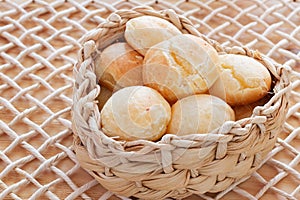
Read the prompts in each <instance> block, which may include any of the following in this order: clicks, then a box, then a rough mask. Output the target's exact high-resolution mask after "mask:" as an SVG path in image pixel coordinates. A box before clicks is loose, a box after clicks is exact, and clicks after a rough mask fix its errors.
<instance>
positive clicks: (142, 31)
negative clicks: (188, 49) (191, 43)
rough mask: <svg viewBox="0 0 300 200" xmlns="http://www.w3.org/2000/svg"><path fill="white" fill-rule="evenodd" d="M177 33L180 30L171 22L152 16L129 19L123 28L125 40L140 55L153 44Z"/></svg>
mask: <svg viewBox="0 0 300 200" xmlns="http://www.w3.org/2000/svg"><path fill="white" fill-rule="evenodd" d="M179 34H181V32H180V31H179V30H178V29H177V28H176V27H175V26H174V25H173V24H172V23H170V22H168V21H167V20H165V19H162V18H159V17H154V16H141V17H136V18H133V19H130V20H129V21H128V22H127V23H126V29H125V39H126V41H127V42H128V44H130V46H132V47H133V48H134V49H135V50H136V51H138V52H139V53H140V54H142V55H145V54H146V51H147V50H148V49H149V48H150V47H152V46H153V45H155V44H158V43H160V42H162V41H164V40H167V39H169V38H171V37H173V36H175V35H179Z"/></svg>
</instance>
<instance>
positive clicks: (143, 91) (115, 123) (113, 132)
mask: <svg viewBox="0 0 300 200" xmlns="http://www.w3.org/2000/svg"><path fill="white" fill-rule="evenodd" d="M170 118H171V108H170V105H169V104H168V102H167V101H166V100H165V99H164V98H163V97H162V96H161V95H160V94H159V93H158V92H157V91H155V90H153V89H152V88H149V87H145V86H131V87H126V88H123V89H120V90H119V91H117V92H115V93H114V94H113V95H112V96H111V98H110V99H109V100H108V101H107V102H106V104H105V105H104V107H103V109H102V111H101V126H102V130H103V132H104V133H105V134H106V135H108V136H113V137H116V138H117V139H121V140H138V139H144V140H152V141H155V140H157V139H159V138H161V136H162V135H163V134H164V133H165V131H166V128H167V125H168V123H169V121H170Z"/></svg>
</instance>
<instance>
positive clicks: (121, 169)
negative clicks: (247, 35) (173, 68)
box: [72, 7, 291, 199]
mask: <svg viewBox="0 0 300 200" xmlns="http://www.w3.org/2000/svg"><path fill="white" fill-rule="evenodd" d="M143 15H152V16H156V17H160V18H163V19H166V20H168V21H170V22H171V23H173V24H174V25H175V26H176V27H177V28H178V29H179V30H181V31H182V32H183V33H190V34H193V35H197V36H200V37H202V38H203V39H205V40H206V41H207V42H208V43H210V44H211V45H212V46H213V47H214V48H215V49H216V50H217V51H218V52H219V53H220V54H221V53H222V54H224V53H227V54H229V53H230V54H242V55H246V56H249V57H253V58H255V59H257V60H259V61H260V62H261V63H263V64H264V65H265V67H266V68H267V69H268V70H269V71H270V73H271V74H272V78H273V86H272V90H271V92H270V93H272V97H271V98H270V100H268V102H267V103H266V104H265V105H264V106H257V107H256V108H255V109H254V110H253V113H252V116H251V117H249V118H244V119H241V120H238V121H235V122H226V123H224V124H223V125H222V126H221V127H220V128H218V129H216V130H214V131H213V132H211V133H209V134H193V135H187V136H181V137H178V136H175V135H170V134H167V135H164V136H163V137H162V138H161V140H160V141H158V142H151V141H145V140H138V141H131V142H120V141H116V140H114V139H112V138H110V137H107V136H106V135H105V134H104V133H103V132H102V131H101V127H100V114H99V109H98V107H97V103H96V101H95V99H96V97H97V96H98V94H99V92H100V89H101V87H100V86H99V85H98V78H97V77H96V75H95V64H94V60H95V58H96V57H97V56H98V55H99V54H100V53H101V51H102V50H103V48H105V47H106V46H108V45H110V44H112V43H114V42H116V41H122V40H124V35H123V33H124V30H125V25H126V22H127V21H128V20H130V19H132V18H135V17H139V16H143ZM289 75H290V68H289V67H288V66H283V65H280V64H278V63H276V62H274V61H273V60H271V59H269V58H268V57H266V56H264V55H262V54H260V53H259V52H257V51H253V50H250V49H248V48H245V47H223V46H221V45H220V44H219V43H217V42H216V41H213V40H211V39H208V38H207V37H205V36H204V35H201V34H200V33H199V32H198V31H197V29H196V28H195V27H194V26H193V24H192V23H191V22H190V21H189V20H188V19H186V18H185V17H183V16H180V15H178V14H176V13H175V12H174V11H173V10H163V11H155V10H153V9H151V8H148V7H139V8H135V9H132V10H119V11H116V12H115V13H113V14H112V15H110V16H109V17H108V19H107V21H106V22H104V23H102V24H100V25H99V27H98V28H97V29H96V30H93V31H92V32H90V33H89V34H88V35H87V36H86V37H85V41H84V42H83V47H82V49H81V51H80V54H79V58H78V63H77V64H76V66H75V69H74V76H75V87H74V94H73V100H74V101H73V102H74V104H73V107H72V122H73V131H74V138H75V139H74V150H75V153H76V156H77V159H78V160H79V162H80V164H81V166H82V167H83V168H84V169H86V170H87V171H88V172H89V173H90V174H91V175H92V176H93V177H95V179H96V180H98V181H99V183H101V185H103V186H104V187H105V188H107V189H108V190H110V191H112V192H114V193H116V194H119V195H122V196H127V197H129V196H134V197H137V198H142V199H164V198H167V197H172V198H178V199H180V198H184V197H187V196H189V195H192V194H194V193H196V194H203V193H206V192H210V193H216V192H220V191H223V190H225V189H226V188H228V187H229V186H230V185H232V184H234V183H235V182H237V181H239V180H241V179H242V178H245V177H247V176H249V175H250V174H251V173H253V172H254V171H255V170H256V169H257V168H258V167H259V166H260V165H261V164H262V163H263V160H264V158H265V157H266V155H267V154H268V153H269V152H270V151H271V149H272V148H273V146H274V144H275V141H276V137H277V134H278V132H279V131H280V130H281V127H282V125H283V123H284V121H285V116H286V111H287V104H288V97H289V94H290V92H291V84H290V77H289Z"/></svg>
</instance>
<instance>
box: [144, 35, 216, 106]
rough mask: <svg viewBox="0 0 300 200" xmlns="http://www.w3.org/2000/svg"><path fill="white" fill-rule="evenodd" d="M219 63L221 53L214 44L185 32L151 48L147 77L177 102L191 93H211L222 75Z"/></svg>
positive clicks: (171, 99) (145, 71)
mask: <svg viewBox="0 0 300 200" xmlns="http://www.w3.org/2000/svg"><path fill="white" fill-rule="evenodd" d="M218 65H219V57H218V54H217V52H216V50H215V49H214V48H213V47H212V46H211V45H209V44H208V43H207V42H206V41H204V40H203V39H202V38H200V37H196V36H193V35H190V34H182V35H178V36H175V37H173V38H171V39H169V40H166V41H164V42H161V43H159V44H157V45H155V46H153V47H151V48H150V49H149V50H148V51H147V53H146V55H145V58H144V67H143V81H144V84H145V85H146V86H149V87H151V88H154V89H155V90H157V91H159V92H160V93H161V94H162V95H163V96H164V97H165V98H166V99H167V100H168V101H169V102H170V103H171V104H173V103H175V102H176V101H177V100H178V99H181V98H184V97H187V96H189V95H193V94H202V93H207V91H208V88H209V87H210V86H211V85H212V84H213V83H214V82H215V81H216V80H217V78H218V74H219V71H218Z"/></svg>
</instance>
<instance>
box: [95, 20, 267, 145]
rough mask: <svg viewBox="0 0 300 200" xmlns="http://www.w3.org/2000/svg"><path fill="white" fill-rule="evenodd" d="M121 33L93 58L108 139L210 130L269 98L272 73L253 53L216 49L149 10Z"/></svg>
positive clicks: (154, 137)
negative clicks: (121, 34)
mask: <svg viewBox="0 0 300 200" xmlns="http://www.w3.org/2000/svg"><path fill="white" fill-rule="evenodd" d="M124 36H125V42H117V43H114V44H112V45H110V46H108V47H106V48H105V49H104V50H103V51H102V52H101V54H100V55H99V58H98V59H97V60H96V63H95V64H96V75H97V77H98V78H99V84H100V85H101V92H100V95H99V96H98V99H97V100H98V105H99V110H100V112H101V127H102V131H103V132H104V133H105V134H106V135H108V136H110V137H113V138H115V139H117V140H128V141H130V140H139V139H143V140H150V141H157V140H159V139H160V138H161V137H162V136H163V135H164V134H175V135H178V136H182V135H187V134H199V133H209V132H211V131H212V130H214V129H216V128H218V127H220V126H221V125H222V124H223V123H224V122H226V121H234V120H239V119H241V118H244V117H250V115H251V113H252V110H253V108H254V107H255V106H257V105H262V104H264V103H265V101H267V98H268V96H267V94H268V91H269V90H270V87H271V76H270V73H269V71H268V70H267V69H266V67H265V66H264V65H262V64H261V63H260V62H259V61H257V60H255V59H254V58H250V57H247V56H242V55H236V54H225V55H219V54H218V53H217V51H216V50H215V49H214V48H213V47H212V46H211V45H210V44H209V43H207V42H206V41H205V40H203V39H202V38H200V37H197V36H194V35H190V34H183V33H181V32H180V31H179V30H178V29H177V28H176V27H175V26H174V25H173V24H171V23H170V22H168V21H167V20H164V19H161V18H158V17H153V16H142V17H137V18H134V19H131V20H129V21H128V22H127V23H126V30H125V33H124Z"/></svg>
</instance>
